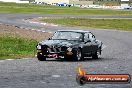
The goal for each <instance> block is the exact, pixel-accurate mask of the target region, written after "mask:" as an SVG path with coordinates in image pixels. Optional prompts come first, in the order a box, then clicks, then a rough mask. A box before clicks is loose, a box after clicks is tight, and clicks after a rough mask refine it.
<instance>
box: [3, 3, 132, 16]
mask: <svg viewBox="0 0 132 88" xmlns="http://www.w3.org/2000/svg"><path fill="white" fill-rule="evenodd" d="M0 12H13V13H40V14H76V15H120V16H122V15H127V16H132V11H121V10H108V9H107V10H103V9H87V8H79V7H70V8H69V7H59V6H44V5H33V4H16V3H2V2H0Z"/></svg>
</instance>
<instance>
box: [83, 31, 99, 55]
mask: <svg viewBox="0 0 132 88" xmlns="http://www.w3.org/2000/svg"><path fill="white" fill-rule="evenodd" d="M97 48H98V46H97V43H96V42H95V36H94V35H93V34H91V33H85V35H84V45H83V53H84V54H91V53H92V52H95V51H96V50H97Z"/></svg>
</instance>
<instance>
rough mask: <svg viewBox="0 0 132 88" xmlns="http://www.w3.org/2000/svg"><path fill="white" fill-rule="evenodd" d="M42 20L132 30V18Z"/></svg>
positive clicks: (80, 25)
mask: <svg viewBox="0 0 132 88" xmlns="http://www.w3.org/2000/svg"><path fill="white" fill-rule="evenodd" d="M41 21H42V22H47V23H54V24H61V25H65V26H79V27H92V28H103V29H114V30H124V31H132V20H131V19H81V18H62V19H41Z"/></svg>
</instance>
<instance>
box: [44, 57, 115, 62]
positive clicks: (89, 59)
mask: <svg viewBox="0 0 132 88" xmlns="http://www.w3.org/2000/svg"><path fill="white" fill-rule="evenodd" d="M116 59H117V58H105V57H101V58H98V59H92V58H85V60H83V61H72V60H67V61H64V60H63V59H48V60H46V62H93V61H94V62H99V61H101V62H103V61H109V60H110V61H111V60H114V61H115V60H116Z"/></svg>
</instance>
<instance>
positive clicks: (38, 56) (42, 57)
mask: <svg viewBox="0 0 132 88" xmlns="http://www.w3.org/2000/svg"><path fill="white" fill-rule="evenodd" d="M37 58H38V60H39V61H46V57H44V56H42V55H37Z"/></svg>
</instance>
